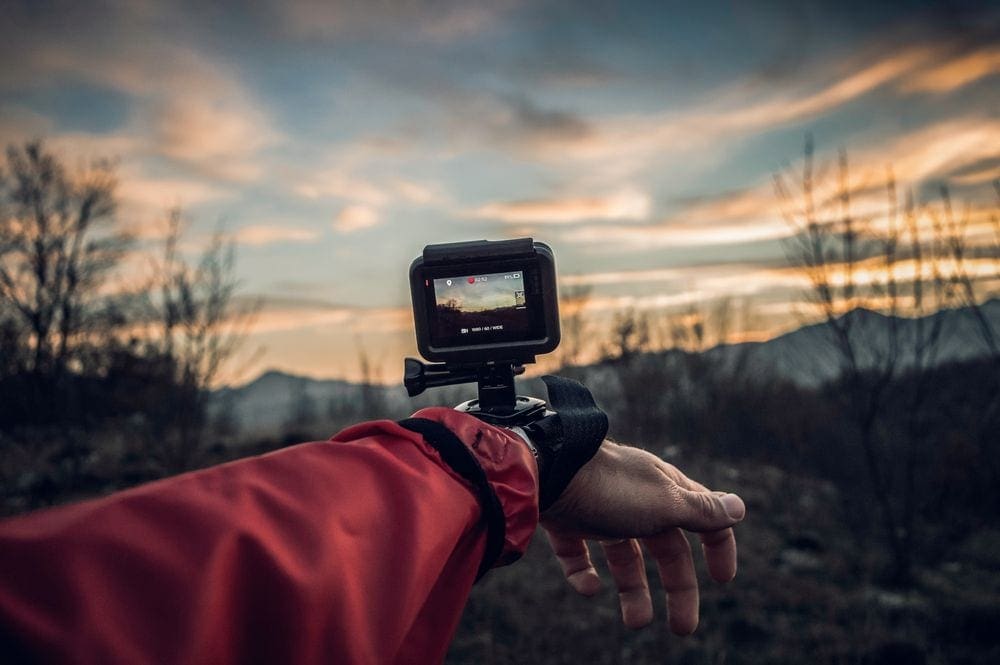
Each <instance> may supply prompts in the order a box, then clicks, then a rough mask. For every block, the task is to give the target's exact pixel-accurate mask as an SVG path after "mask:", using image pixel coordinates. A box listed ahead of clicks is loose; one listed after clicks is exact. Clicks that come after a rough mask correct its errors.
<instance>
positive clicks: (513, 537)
mask: <svg viewBox="0 0 1000 665" xmlns="http://www.w3.org/2000/svg"><path fill="white" fill-rule="evenodd" d="M413 417H414V418H426V419H427V420H433V421H435V422H438V423H441V424H442V425H444V426H445V427H447V428H448V429H449V430H451V431H452V432H453V433H454V434H455V436H457V437H458V438H459V440H460V441H462V443H464V444H465V445H466V446H467V447H468V449H469V450H470V451H471V452H472V454H473V456H474V457H475V458H476V461H477V462H479V465H480V466H481V467H482V469H483V471H484V472H485V474H486V478H487V480H488V482H489V484H490V487H491V488H492V489H493V492H494V494H495V495H496V497H497V499H498V500H499V502H500V505H501V507H502V508H503V513H504V517H505V518H506V523H505V526H506V529H505V532H504V544H503V550H502V552H501V554H500V556H499V557H498V558H497V561H496V564H495V565H496V566H505V565H507V564H510V563H513V562H515V561H517V560H518V559H520V558H521V556H522V555H523V554H524V552H525V550H526V549H527V548H528V543H529V542H530V541H531V536H532V534H533V533H534V532H535V527H536V526H537V525H538V467H537V466H536V464H535V458H534V456H532V454H531V451H530V450H529V449H528V446H527V445H525V443H524V441H523V440H522V439H521V438H520V437H519V436H518V435H517V434H515V433H514V432H511V431H510V430H506V429H503V428H501V427H495V426H493V425H489V424H487V423H484V422H482V421H481V420H479V419H477V418H475V417H473V416H470V415H469V414H467V413H462V412H460V411H455V410H454V409H449V408H447V407H440V406H436V407H430V408H426V409H421V410H420V411H417V412H416V413H415V414H413Z"/></svg>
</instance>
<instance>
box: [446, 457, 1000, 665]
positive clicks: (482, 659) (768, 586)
mask: <svg viewBox="0 0 1000 665" xmlns="http://www.w3.org/2000/svg"><path fill="white" fill-rule="evenodd" d="M696 471H697V469H691V472H692V475H694V476H696V477H701V478H705V479H706V480H709V482H710V483H711V484H712V485H713V486H717V487H720V488H724V489H727V490H734V491H737V492H739V493H740V494H742V495H743V496H744V498H745V499H746V500H747V504H748V511H749V512H748V518H747V520H746V521H745V522H744V523H743V524H741V525H740V526H739V527H738V528H737V539H738V541H739V548H740V572H739V574H738V575H737V578H736V580H734V581H733V582H732V583H730V584H728V585H725V586H724V587H720V586H718V585H715V584H714V583H712V582H711V581H708V578H707V574H706V573H705V570H704V567H703V566H702V567H700V569H699V577H700V579H701V580H702V581H703V586H702V606H701V625H700V626H699V628H698V631H697V632H696V633H695V634H694V635H692V636H690V637H684V638H680V637H676V636H673V635H671V634H670V633H669V632H668V631H667V630H666V627H665V617H666V614H665V609H664V603H663V599H662V596H661V595H660V594H658V593H657V592H656V589H657V581H656V572H655V569H654V568H653V567H652V566H651V565H650V567H649V570H648V571H647V572H648V575H649V578H650V580H651V581H652V585H653V589H654V594H653V597H654V607H655V610H656V617H657V618H656V622H655V623H654V624H653V625H651V626H649V627H647V628H645V629H643V630H639V631H629V630H627V629H625V628H624V627H622V625H621V622H620V620H619V617H618V606H617V599H616V597H615V593H614V590H613V587H611V586H610V584H609V585H607V586H606V587H605V589H604V591H603V592H602V593H601V594H600V595H598V596H597V597H594V598H589V599H588V598H583V597H580V596H577V595H576V594H575V592H573V591H572V590H571V589H570V588H569V587H568V585H566V584H565V582H564V581H563V580H562V577H561V574H560V572H559V569H558V566H557V564H556V562H555V560H554V558H553V557H552V556H551V554H550V552H549V551H548V545H547V543H546V542H545V538H544V537H543V536H542V535H541V534H536V537H535V539H534V541H533V542H532V545H531V548H530V549H529V552H528V554H527V556H526V557H525V558H524V559H523V560H522V561H520V562H518V563H517V564H515V565H513V566H510V567H508V568H505V569H499V570H495V571H493V572H492V573H490V575H489V576H488V577H487V578H486V579H484V580H483V581H482V582H480V583H479V584H478V585H477V586H476V588H475V590H474V591H473V594H472V597H471V598H470V600H469V604H468V606H467V608H466V611H465V614H464V615H463V618H462V622H461V625H460V628H459V630H458V633H457V635H456V637H455V640H454V642H453V644H452V647H451V651H450V653H449V655H448V660H447V662H448V663H451V664H453V665H457V664H459V663H495V664H505V663H573V664H574V665H579V664H580V663H663V662H670V663H803V662H810V663H813V662H815V663H924V662H926V663H996V662H1000V631H998V630H997V628H998V627H1000V573H998V570H1000V529H997V528H994V529H983V530H979V531H977V532H975V533H971V534H969V536H968V537H967V538H965V539H964V540H962V541H960V542H956V543H953V544H951V545H950V546H949V547H948V548H947V550H946V555H945V557H944V558H943V562H942V563H940V564H938V565H936V566H933V567H929V566H923V567H920V568H919V569H918V570H917V574H916V579H917V581H916V584H915V585H914V587H913V588H912V589H909V590H906V591H900V590H894V589H889V588H885V587H883V586H880V585H879V584H878V583H876V582H875V580H876V579H877V573H876V571H878V570H879V569H880V566H881V565H882V563H883V562H882V561H881V559H880V557H879V555H878V551H877V548H872V547H871V544H870V543H867V542H864V540H863V539H859V538H858V537H857V536H856V535H855V534H853V533H852V532H851V531H849V530H848V529H847V528H846V527H844V526H843V525H842V523H843V522H844V520H843V519H842V518H841V517H840V516H839V503H840V497H839V496H838V493H837V491H836V489H835V488H833V487H832V486H831V485H829V484H828V483H823V482H819V481H811V480H808V479H796V478H793V477H790V476H789V475H787V474H785V473H783V472H782V471H780V470H778V469H775V468H773V467H765V466H753V465H746V466H743V467H739V468H737V467H725V468H717V469H715V470H714V471H713V470H710V469H704V470H702V472H701V473H696ZM695 546H696V547H697V544H696V541H695ZM595 549H598V550H599V548H595ZM597 555H598V558H599V552H598V553H597ZM602 563H603V562H599V567H600V565H601V564H602Z"/></svg>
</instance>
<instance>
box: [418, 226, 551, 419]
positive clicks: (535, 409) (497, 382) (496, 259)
mask: <svg viewBox="0 0 1000 665" xmlns="http://www.w3.org/2000/svg"><path fill="white" fill-rule="evenodd" d="M410 296H411V299H412V301H413V322H414V329H415V331H416V335H417V348H418V349H419V350H420V355H422V356H423V357H424V358H426V359H427V360H430V361H433V362H432V363H430V364H425V363H422V362H421V361H420V360H417V359H416V358H407V359H406V361H405V365H404V373H403V385H405V386H406V391H407V393H409V395H410V396H411V397H413V396H415V395H419V394H420V393H422V392H423V391H424V390H426V389H427V388H431V387H434V386H447V385H454V384H457V383H472V382H475V383H476V384H477V387H478V391H479V397H478V399H474V400H469V401H467V402H464V403H462V404H460V405H459V406H457V407H456V408H457V409H458V410H460V411H465V412H467V413H470V414H472V415H474V416H476V417H477V418H479V419H481V420H483V421H485V422H489V423H492V424H495V425H502V426H506V427H513V426H516V425H524V424H527V423H530V422H534V421H535V420H538V419H539V418H541V417H544V415H545V414H546V413H547V412H546V403H545V402H544V401H542V400H540V399H537V398H534V397H523V396H519V395H517V394H516V393H515V391H514V376H515V375H517V374H521V373H523V372H524V364H525V363H533V362H535V356H537V355H540V354H543V353H548V352H550V351H552V350H554V349H555V348H556V347H557V346H558V345H559V297H558V291H557V288H556V264H555V258H554V257H553V255H552V250H551V249H550V248H549V246H548V245H546V244H545V243H541V242H535V241H534V240H533V239H531V238H518V239H515V240H496V241H489V240H475V241H470V242H456V243H448V244H442V245H427V246H426V247H424V251H423V254H422V255H421V256H420V257H418V258H417V259H415V260H414V261H413V263H412V264H411V265H410Z"/></svg>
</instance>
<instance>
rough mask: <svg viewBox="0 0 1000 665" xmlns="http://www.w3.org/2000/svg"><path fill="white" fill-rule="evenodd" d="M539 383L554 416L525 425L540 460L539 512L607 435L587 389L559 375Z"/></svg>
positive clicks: (603, 419)
mask: <svg viewBox="0 0 1000 665" xmlns="http://www.w3.org/2000/svg"><path fill="white" fill-rule="evenodd" d="M542 381H543V382H544V383H545V387H546V388H547V389H548V393H549V405H550V406H551V407H552V408H553V409H554V410H555V411H556V413H554V414H552V415H548V416H546V417H544V418H542V419H541V420H537V421H535V422H533V423H531V424H530V425H526V426H524V431H525V433H526V434H527V435H528V436H529V437H530V438H531V441H532V443H534V444H535V447H536V448H538V453H539V458H540V459H539V476H540V477H539V487H538V495H539V497H538V509H539V511H540V512H541V511H545V510H546V509H547V508H549V507H550V506H551V505H552V504H553V503H555V501H556V499H558V498H559V496H560V495H561V494H562V493H563V491H564V490H565V489H566V487H567V486H568V485H569V483H570V481H571V480H573V476H575V475H576V472H577V471H579V470H580V469H581V468H582V467H583V465H584V464H586V463H587V462H589V461H590V459H591V458H592V457H593V456H594V455H595V454H596V453H597V450H598V449H599V448H600V447H601V443H602V442H603V441H604V437H605V435H607V433H608V417H607V415H605V413H604V412H603V411H601V409H600V408H598V406H597V404H596V403H595V402H594V397H593V395H591V394H590V391H589V390H588V389H587V387H586V386H584V385H583V384H582V383H579V382H578V381H574V380H572V379H567V378H564V377H561V376H552V375H547V376H543V377H542Z"/></svg>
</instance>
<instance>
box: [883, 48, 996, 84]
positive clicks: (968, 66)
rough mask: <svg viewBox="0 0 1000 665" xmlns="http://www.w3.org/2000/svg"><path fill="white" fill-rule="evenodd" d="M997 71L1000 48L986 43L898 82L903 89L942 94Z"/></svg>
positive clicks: (992, 74) (994, 73)
mask: <svg viewBox="0 0 1000 665" xmlns="http://www.w3.org/2000/svg"><path fill="white" fill-rule="evenodd" d="M997 73H1000V47H997V46H988V47H986V48H982V49H979V50H976V51H973V52H972V53H966V54H964V55H960V56H957V57H954V58H952V59H950V60H948V61H947V62H945V63H943V64H940V65H936V66H934V67H929V68H927V69H925V70H923V71H918V72H915V73H914V74H912V75H911V76H909V77H907V78H906V79H905V80H903V81H902V82H901V83H900V86H899V89H900V90H901V91H903V92H929V93H935V94H942V93H946V92H952V91H954V90H957V89H959V88H963V87H965V86H967V85H969V84H971V83H974V82H976V81H978V80H980V79H983V78H987V77H990V76H994V75H996V74H997Z"/></svg>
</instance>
